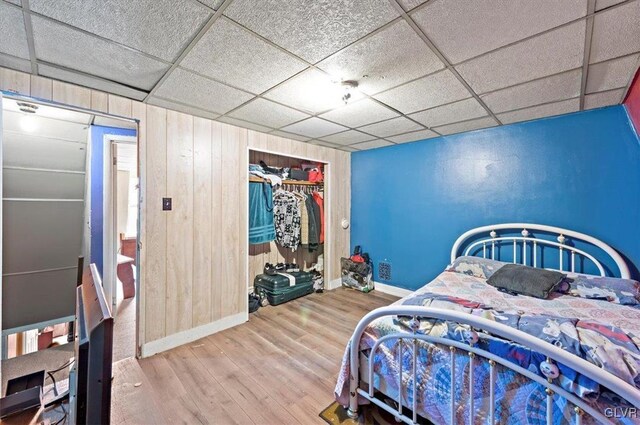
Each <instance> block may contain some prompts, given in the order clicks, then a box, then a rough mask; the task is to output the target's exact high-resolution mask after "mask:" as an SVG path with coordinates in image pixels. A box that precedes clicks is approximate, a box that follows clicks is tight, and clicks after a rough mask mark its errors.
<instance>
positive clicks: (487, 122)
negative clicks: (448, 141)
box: [434, 117, 498, 134]
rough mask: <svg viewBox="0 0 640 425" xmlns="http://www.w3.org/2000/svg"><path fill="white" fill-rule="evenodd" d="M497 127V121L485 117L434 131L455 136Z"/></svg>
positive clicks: (437, 128)
mask: <svg viewBox="0 0 640 425" xmlns="http://www.w3.org/2000/svg"><path fill="white" fill-rule="evenodd" d="M496 125H498V123H497V122H496V120H494V119H493V118H491V117H485V118H478V119H475V120H469V121H464V122H459V123H455V124H449V125H443V126H442V127H436V128H434V130H436V131H437V132H438V133H441V134H455V133H463V132H465V131H472V130H479V129H481V128H487V127H493V126H496Z"/></svg>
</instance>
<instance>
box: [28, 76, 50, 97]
mask: <svg viewBox="0 0 640 425" xmlns="http://www.w3.org/2000/svg"><path fill="white" fill-rule="evenodd" d="M31 96H33V97H37V98H40V99H46V100H51V99H53V80H50V79H49V78H44V77H38V76H37V75H32V76H31Z"/></svg>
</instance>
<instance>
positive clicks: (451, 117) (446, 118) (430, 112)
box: [409, 98, 488, 127]
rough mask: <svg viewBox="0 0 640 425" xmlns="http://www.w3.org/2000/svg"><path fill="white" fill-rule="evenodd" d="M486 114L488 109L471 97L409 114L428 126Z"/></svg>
mask: <svg viewBox="0 0 640 425" xmlns="http://www.w3.org/2000/svg"><path fill="white" fill-rule="evenodd" d="M485 115H488V114H487V110H486V109H484V108H483V107H482V105H480V103H478V101H477V100H475V99H474V98H469V99H465V100H461V101H459V102H454V103H449V104H448V105H443V106H437V107H435V108H431V109H427V110H426V111H422V112H416V113H415V114H411V115H409V116H410V117H411V118H412V119H414V120H416V121H418V122H419V123H422V124H424V125H425V126H427V127H435V126H438V125H444V124H450V123H452V122H459V121H461V120H470V119H472V118H478V117H484V116H485Z"/></svg>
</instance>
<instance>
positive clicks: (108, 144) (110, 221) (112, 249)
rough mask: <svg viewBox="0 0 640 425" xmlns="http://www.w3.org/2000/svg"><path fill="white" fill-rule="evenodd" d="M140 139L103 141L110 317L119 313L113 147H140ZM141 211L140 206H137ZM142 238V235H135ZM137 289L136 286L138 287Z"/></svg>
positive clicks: (104, 262) (104, 236) (105, 267)
mask: <svg viewBox="0 0 640 425" xmlns="http://www.w3.org/2000/svg"><path fill="white" fill-rule="evenodd" d="M137 143H138V137H137V136H121V135H115V134H105V135H104V138H103V143H102V145H103V146H102V148H103V167H102V168H103V187H102V219H103V227H102V286H103V287H104V293H105V298H106V299H107V300H110V308H111V314H112V315H113V317H116V313H117V311H116V310H117V309H116V308H115V307H116V303H117V296H116V295H117V291H116V289H117V287H116V284H117V269H118V256H117V249H118V246H117V243H118V235H117V232H118V230H117V228H116V208H117V205H116V200H117V197H116V196H115V193H116V190H117V187H116V177H117V173H114V170H115V169H116V167H117V165H116V164H114V161H113V158H114V145H117V144H128V145H137ZM138 208H139V206H138ZM136 237H137V238H140V234H139V233H138V234H137V235H136ZM136 286H137V285H136Z"/></svg>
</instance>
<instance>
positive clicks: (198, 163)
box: [0, 68, 350, 346]
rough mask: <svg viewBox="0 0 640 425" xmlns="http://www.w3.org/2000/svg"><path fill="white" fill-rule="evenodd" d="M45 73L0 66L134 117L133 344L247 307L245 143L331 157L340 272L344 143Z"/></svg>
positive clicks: (7, 84)
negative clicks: (136, 249) (294, 136)
mask: <svg viewBox="0 0 640 425" xmlns="http://www.w3.org/2000/svg"><path fill="white" fill-rule="evenodd" d="M49 82H50V83H51V85H50V89H49ZM49 82H48V81H47V79H44V78H40V77H35V76H33V77H32V76H30V75H29V74H24V73H21V72H17V71H12V70H8V69H3V68H0V89H3V90H12V91H16V92H19V93H22V94H25V95H32V96H38V97H41V98H46V97H47V95H48V93H49V90H50V93H51V95H50V97H51V99H52V100H54V101H57V102H61V103H66V104H69V105H73V106H78V107H83V108H92V109H95V110H98V111H101V112H109V113H112V114H116V115H125V116H133V117H135V118H137V119H138V120H140V126H139V147H138V149H139V157H140V165H139V166H140V170H139V173H140V177H141V197H142V204H141V223H140V225H141V235H140V238H141V239H140V243H141V252H140V274H141V279H140V280H141V281H140V289H141V291H142V293H143V294H144V297H143V299H142V300H141V303H140V309H141V313H140V314H141V316H140V319H139V320H140V322H139V324H140V326H141V329H140V332H139V343H140V344H148V343H152V342H154V343H155V342H158V341H159V340H163V341H164V340H167V339H171V338H170V337H174V336H176V335H177V334H176V333H180V336H179V337H178V336H176V340H178V341H183V342H184V341H187V340H188V336H185V335H186V334H185V332H187V333H188V332H189V330H190V329H191V328H193V327H197V326H201V325H210V324H214V323H217V322H216V321H219V322H224V320H225V319H226V318H228V317H230V316H233V315H237V314H238V313H240V314H242V313H246V308H247V295H246V291H247V286H248V285H250V284H251V283H252V282H251V279H252V276H249V275H248V274H247V269H248V268H249V260H250V255H249V247H248V243H247V232H248V229H247V196H248V176H247V164H248V159H249V158H248V147H249V148H251V149H257V150H263V151H270V152H274V153H280V154H284V155H288V156H294V157H296V156H298V157H310V158H313V159H317V160H320V161H323V162H328V163H330V170H331V171H330V173H331V178H330V181H329V182H328V183H327V191H331V204H332V205H331V207H332V213H331V216H330V217H328V218H327V221H328V222H327V224H326V226H328V227H329V228H330V234H331V238H332V239H333V241H332V242H330V243H329V244H328V245H330V246H331V248H330V250H331V253H332V254H331V257H332V258H327V255H326V250H325V264H327V263H330V264H331V275H330V276H328V279H329V280H331V279H336V278H338V277H339V273H340V272H339V267H336V265H337V264H339V258H340V256H341V255H346V254H347V253H348V251H349V232H348V230H347V231H345V230H342V229H341V228H340V220H341V219H342V217H345V218H347V219H349V201H350V192H349V190H350V184H349V179H350V175H349V172H350V171H349V170H350V162H349V161H350V159H349V158H350V154H349V153H347V152H340V151H335V150H333V149H330V148H325V147H320V146H313V145H309V144H306V143H301V142H297V141H293V140H289V139H284V138H281V137H277V136H273V135H267V134H262V133H258V132H255V131H251V130H246V129H242V128H238V127H234V126H231V125H227V124H222V123H219V122H214V121H209V120H206V119H202V118H194V117H192V116H190V115H186V114H181V113H178V112H172V111H167V110H166V109H164V108H160V107H156V106H151V105H146V104H142V103H140V102H136V101H131V100H129V99H125V98H121V97H118V96H113V95H107V94H106V93H102V92H99V91H95V90H90V89H87V88H83V87H78V86H74V85H72V84H67V83H62V82H59V81H49ZM209 129H210V130H209ZM207 133H209V134H208V135H207ZM207 158H210V160H209V162H208V163H207ZM209 182H210V183H209ZM167 196H169V197H172V198H173V202H174V204H173V211H162V203H161V198H163V197H167ZM251 249H252V250H253V249H254V248H251ZM270 255H272V257H270V258H271V261H270V262H277V261H279V260H278V259H279V258H280V257H279V255H281V254H280V253H277V252H275V251H273V252H271V254H270ZM289 262H291V261H289ZM208 264H210V265H208ZM262 264H263V263H262ZM260 267H262V265H260ZM207 322H209V323H207ZM213 328H215V326H212V327H211V329H213ZM167 344H168V345H170V344H171V343H166V344H164V345H162V346H166V345H167Z"/></svg>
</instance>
